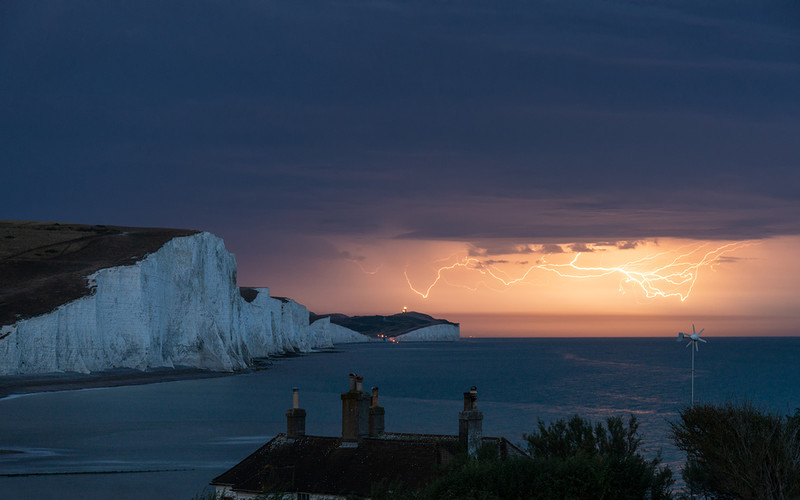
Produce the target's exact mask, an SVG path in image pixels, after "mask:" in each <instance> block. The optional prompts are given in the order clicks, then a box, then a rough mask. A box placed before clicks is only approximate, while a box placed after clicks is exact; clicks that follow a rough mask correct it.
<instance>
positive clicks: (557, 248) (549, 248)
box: [539, 243, 564, 254]
mask: <svg viewBox="0 0 800 500" xmlns="http://www.w3.org/2000/svg"><path fill="white" fill-rule="evenodd" d="M539 252H540V253H543V254H554V253H564V249H563V248H561V245H556V244H554V243H548V244H546V245H542V246H541V247H540V248H539Z"/></svg>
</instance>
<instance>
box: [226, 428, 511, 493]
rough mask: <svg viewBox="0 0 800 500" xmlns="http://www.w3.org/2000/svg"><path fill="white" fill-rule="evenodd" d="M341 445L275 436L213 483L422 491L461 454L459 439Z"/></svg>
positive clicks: (392, 437) (248, 487)
mask: <svg viewBox="0 0 800 500" xmlns="http://www.w3.org/2000/svg"><path fill="white" fill-rule="evenodd" d="M483 442H484V443H485V444H488V443H494V444H495V445H497V447H498V451H499V453H500V454H501V457H503V458H505V457H507V456H509V455H524V453H523V452H522V451H521V450H520V449H519V448H517V447H516V446H514V445H513V444H511V443H510V442H508V440H506V439H505V438H483ZM347 444H348V443H346V444H345V446H342V440H341V438H334V437H322V436H303V437H300V438H298V439H294V440H290V439H287V438H286V435H285V434H279V435H278V436H276V437H275V438H274V439H272V440H271V441H270V442H268V443H267V444H265V445H264V446H262V447H261V448H259V449H258V450H257V451H256V452H255V453H253V454H252V455H250V456H249V457H247V458H245V459H244V460H243V461H241V462H240V463H239V464H238V465H236V466H234V467H233V468H231V469H230V470H228V471H227V472H225V473H223V474H222V475H220V476H218V477H216V478H215V479H214V480H213V481H212V482H211V484H213V485H215V486H224V487H228V488H230V489H231V490H234V491H241V492H253V493H260V492H263V491H273V490H277V491H299V492H306V493H327V494H342V495H353V494H354V495H360V496H369V495H370V492H371V489H372V485H374V484H377V483H383V484H385V485H390V484H393V483H403V485H404V486H405V487H407V488H411V489H420V488H423V487H425V486H426V485H428V484H430V483H431V482H432V481H433V480H434V479H435V478H436V473H437V465H441V464H443V463H447V462H448V461H450V460H451V459H452V458H453V457H454V456H455V454H456V453H458V452H459V451H460V450H461V446H460V444H459V442H458V437H456V436H448V435H431V434H393V433H386V434H382V435H380V436H378V437H370V438H363V439H362V440H361V441H360V442H359V443H358V446H347Z"/></svg>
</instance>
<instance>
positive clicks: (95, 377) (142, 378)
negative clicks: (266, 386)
mask: <svg viewBox="0 0 800 500" xmlns="http://www.w3.org/2000/svg"><path fill="white" fill-rule="evenodd" d="M237 373H238V372H237ZM232 374H233V373H232V372H215V371H210V370H201V369H198V368H189V367H179V368H158V369H153V370H147V371H140V370H133V369H127V368H119V369H114V370H107V371H103V372H96V373H89V374H83V373H48V374H44V375H11V376H5V377H0V399H2V398H5V397H8V396H13V395H16V394H31V393H36V392H52V391H69V390H75V389H88V388H96V387H117V386H122V385H141V384H153V383H157V382H172V381H175V380H187V379H198V378H211V377H224V376H227V375H232Z"/></svg>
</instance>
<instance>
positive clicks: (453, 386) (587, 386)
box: [0, 338, 800, 499]
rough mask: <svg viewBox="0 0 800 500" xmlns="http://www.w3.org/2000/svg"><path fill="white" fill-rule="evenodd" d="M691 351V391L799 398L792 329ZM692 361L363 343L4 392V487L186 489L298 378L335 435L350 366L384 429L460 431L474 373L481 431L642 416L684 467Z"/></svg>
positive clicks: (312, 411)
mask: <svg viewBox="0 0 800 500" xmlns="http://www.w3.org/2000/svg"><path fill="white" fill-rule="evenodd" d="M700 349H701V350H700V352H699V353H698V354H697V358H696V363H697V365H696V369H697V372H696V378H695V397H696V400H697V401H702V402H722V401H725V400H727V399H734V400H737V401H742V400H749V401H752V402H753V403H755V404H757V405H759V406H762V407H764V408H766V409H769V410H771V411H776V412H780V413H793V412H794V410H795V408H798V407H800V369H799V368H798V366H799V365H798V360H800V339H798V338H766V339H734V338H711V339H709V342H708V344H703V345H702V346H701V348H700ZM690 361H691V358H690V351H689V349H687V348H685V347H684V346H683V345H682V344H678V343H677V342H675V341H674V340H673V339H499V340H497V339H492V340H490V339H465V340H462V341H461V342H455V343H427V344H425V343H420V344H396V345H387V344H357V345H351V346H345V347H342V348H338V349H337V350H336V351H335V352H322V353H314V354H310V355H306V356H302V357H298V358H286V359H280V360H277V361H276V362H275V364H274V366H273V367H272V368H271V369H269V370H266V371H261V372H256V373H249V374H243V375H236V376H229V377H221V378H214V379H202V380H187V381H179V382H168V383H159V384H151V385H144V386H130V387H117V388H108V389H94V390H80V391H67V392H59V393H45V394H35V395H29V396H24V397H16V398H9V399H4V400H0V450H18V451H22V452H23V453H17V454H2V455H0V492H2V496H3V497H4V498H51V499H60V498H63V499H73V498H87V499H106V498H115V499H128V498H130V499H141V498H155V497H162V498H175V499H189V498H191V497H192V496H193V495H195V494H197V493H199V492H201V491H202V490H203V488H204V487H205V485H206V484H207V483H208V482H209V481H210V480H211V479H212V478H213V477H214V476H216V475H217V474H219V473H221V472H223V471H224V470H226V469H227V468H228V467H230V466H232V465H234V464H235V463H237V462H238V461H239V460H241V459H243V458H244V457H245V456H247V455H248V454H249V453H251V452H252V451H254V450H255V449H256V448H258V447H259V446H260V445H261V444H263V443H264V442H266V441H267V440H268V439H270V438H271V437H272V436H274V435H275V434H277V433H278V432H282V431H283V430H284V428H285V411H286V409H287V408H288V407H289V406H290V405H291V390H292V387H295V386H296V387H299V388H300V401H301V406H302V407H303V408H305V409H306V411H307V413H308V416H307V422H306V428H307V432H308V433H309V434H318V435H337V434H339V433H340V432H341V400H340V398H339V394H340V393H342V392H344V391H346V390H347V388H348V373H350V372H357V373H359V374H361V375H363V376H364V377H365V380H364V383H365V385H366V386H367V387H370V386H373V385H377V386H379V387H380V398H381V405H382V406H384V407H385V408H386V428H387V430H389V431H397V432H425V433H448V434H455V433H457V431H458V420H457V415H458V412H459V410H460V409H461V406H462V393H463V392H464V391H465V390H468V388H469V387H470V386H471V385H477V386H478V407H479V409H481V410H482V411H483V413H484V421H483V425H484V435H489V436H505V437H507V438H508V439H510V440H511V441H512V442H516V443H521V442H522V434H523V433H525V432H529V431H531V430H533V429H534V427H535V425H536V421H537V419H538V418H541V419H543V420H545V421H551V420H553V419H556V418H562V417H568V416H570V415H573V414H576V413H578V414H580V415H582V416H585V417H589V418H591V419H594V420H597V419H604V418H606V417H608V416H612V415H621V416H624V417H627V415H629V414H635V415H636V416H637V417H638V418H639V419H640V421H641V427H640V432H641V434H642V435H643V437H644V444H645V447H646V449H647V452H646V453H649V454H654V453H655V452H656V451H657V450H658V449H661V450H662V451H663V455H664V458H665V459H666V461H667V462H668V463H671V464H673V465H675V466H676V467H675V469H677V466H679V464H680V462H681V460H682V457H681V456H680V454H679V453H678V452H677V451H676V450H675V449H674V448H672V447H671V445H670V443H669V440H668V439H667V432H668V422H669V421H670V420H674V419H675V418H676V416H677V412H678V410H679V409H680V408H681V407H683V406H685V405H687V404H688V403H689V397H690V392H689V391H690V385H689V384H690V375H689V372H690ZM76 473H77V474H76ZM21 474H28V475H21Z"/></svg>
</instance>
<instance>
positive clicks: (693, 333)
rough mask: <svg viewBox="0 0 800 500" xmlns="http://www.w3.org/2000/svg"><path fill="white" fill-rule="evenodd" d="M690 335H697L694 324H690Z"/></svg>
mask: <svg viewBox="0 0 800 500" xmlns="http://www.w3.org/2000/svg"><path fill="white" fill-rule="evenodd" d="M692 335H697V332H696V331H695V329H694V323H692Z"/></svg>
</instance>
